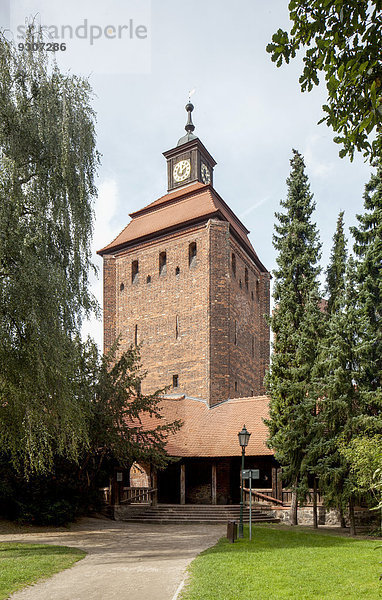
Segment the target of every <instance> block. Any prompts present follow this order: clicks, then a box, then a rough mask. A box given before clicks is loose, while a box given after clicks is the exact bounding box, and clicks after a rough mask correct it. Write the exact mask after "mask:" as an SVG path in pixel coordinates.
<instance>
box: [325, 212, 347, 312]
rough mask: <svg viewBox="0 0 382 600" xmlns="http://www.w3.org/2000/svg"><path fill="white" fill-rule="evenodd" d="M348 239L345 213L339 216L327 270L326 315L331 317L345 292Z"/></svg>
mask: <svg viewBox="0 0 382 600" xmlns="http://www.w3.org/2000/svg"><path fill="white" fill-rule="evenodd" d="M346 243H347V242H346V237H345V233H344V212H343V211H341V212H340V214H339V215H338V220H337V227H336V231H335V234H334V236H333V247H332V252H331V255H330V261H329V265H328V267H327V269H326V293H327V298H328V304H327V309H326V314H327V315H330V314H331V313H332V312H333V311H335V310H337V307H338V303H339V302H341V300H342V296H343V294H344V292H345V272H346V259H347V249H346Z"/></svg>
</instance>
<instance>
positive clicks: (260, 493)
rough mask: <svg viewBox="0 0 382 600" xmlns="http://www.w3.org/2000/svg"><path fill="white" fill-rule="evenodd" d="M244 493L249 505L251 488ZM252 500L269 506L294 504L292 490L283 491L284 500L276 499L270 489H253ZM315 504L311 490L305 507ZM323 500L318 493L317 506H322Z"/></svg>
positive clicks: (245, 489) (244, 489) (245, 500)
mask: <svg viewBox="0 0 382 600" xmlns="http://www.w3.org/2000/svg"><path fill="white" fill-rule="evenodd" d="M243 491H244V502H245V503H247V504H248V503H249V492H250V490H249V488H246V487H245V488H243ZM252 500H253V501H260V502H264V503H268V504H274V505H279V506H290V505H291V503H292V490H283V491H282V500H280V499H278V498H274V497H273V496H272V490H270V489H254V488H252ZM312 504H313V490H309V492H308V494H307V496H306V499H305V502H304V506H312ZM322 504H323V499H322V497H321V494H320V492H318V491H317V506H322Z"/></svg>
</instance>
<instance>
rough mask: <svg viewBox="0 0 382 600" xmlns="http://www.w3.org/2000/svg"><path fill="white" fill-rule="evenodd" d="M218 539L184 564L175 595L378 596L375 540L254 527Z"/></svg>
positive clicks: (331, 599)
mask: <svg viewBox="0 0 382 600" xmlns="http://www.w3.org/2000/svg"><path fill="white" fill-rule="evenodd" d="M252 531H253V534H252V541H251V542H250V541H249V539H248V528H246V530H245V531H244V536H245V537H244V539H242V540H237V541H236V542H235V543H234V544H230V543H229V542H228V541H227V539H226V538H222V539H221V540H220V541H219V542H218V543H217V544H216V546H214V547H213V548H210V549H208V550H206V551H205V552H202V553H201V554H200V555H199V556H198V557H197V558H196V559H195V560H194V561H193V562H192V563H191V565H190V567H189V580H188V582H187V585H186V586H185V588H184V589H183V593H182V594H181V596H180V598H181V600H253V599H255V600H311V599H316V600H335V599H336V600H366V599H370V600H371V599H372V600H377V599H379V598H381V599H382V582H380V581H379V575H380V573H381V570H382V569H381V565H380V564H379V561H380V560H381V555H380V552H381V551H379V550H377V551H374V549H375V547H376V546H378V545H379V544H380V542H379V541H373V540H369V539H355V538H349V537H343V536H340V535H333V534H332V533H316V532H314V531H309V530H305V529H294V528H290V527H285V528H283V527H280V526H278V527H272V526H255V527H254V528H253V530H252Z"/></svg>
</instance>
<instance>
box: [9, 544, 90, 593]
mask: <svg viewBox="0 0 382 600" xmlns="http://www.w3.org/2000/svg"><path fill="white" fill-rule="evenodd" d="M85 554H86V553H85V552H83V551H82V550H78V549H77V548H67V547H66V546H48V545H43V544H13V543H11V542H5V543H1V544H0V600H3V599H4V598H8V597H9V595H10V594H11V593H12V592H15V591H17V590H20V589H21V588H23V587H25V586H27V585H29V584H31V583H35V582H36V581H38V580H39V579H42V578H46V577H50V576H51V575H53V574H54V573H57V572H58V571H62V570H63V569H67V568H68V567H71V566H72V565H73V564H74V563H75V562H77V561H78V560H80V559H81V558H83V557H84V556H85Z"/></svg>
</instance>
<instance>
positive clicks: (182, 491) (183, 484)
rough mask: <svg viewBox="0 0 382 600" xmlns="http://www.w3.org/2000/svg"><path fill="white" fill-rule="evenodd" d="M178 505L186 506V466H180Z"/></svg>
mask: <svg viewBox="0 0 382 600" xmlns="http://www.w3.org/2000/svg"><path fill="white" fill-rule="evenodd" d="M180 503H181V504H186V465H185V464H184V463H182V464H181V465H180Z"/></svg>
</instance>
